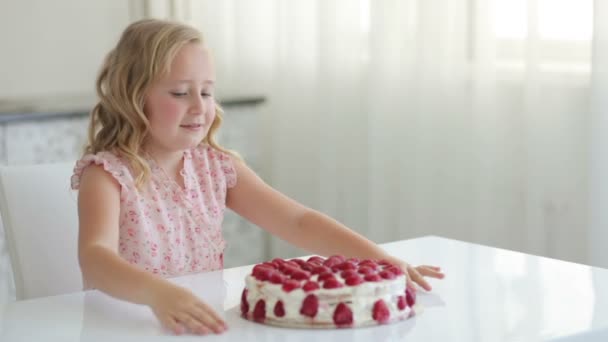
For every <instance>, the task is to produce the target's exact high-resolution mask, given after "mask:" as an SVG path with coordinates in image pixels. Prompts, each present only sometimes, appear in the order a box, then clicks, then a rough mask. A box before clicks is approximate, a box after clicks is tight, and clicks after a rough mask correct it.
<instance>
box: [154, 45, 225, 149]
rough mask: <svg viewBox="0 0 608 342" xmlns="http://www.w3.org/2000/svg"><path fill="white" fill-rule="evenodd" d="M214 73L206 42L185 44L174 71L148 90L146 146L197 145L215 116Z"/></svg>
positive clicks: (175, 60) (155, 147) (183, 147)
mask: <svg viewBox="0 0 608 342" xmlns="http://www.w3.org/2000/svg"><path fill="white" fill-rule="evenodd" d="M214 81H215V73H214V70H213V65H212V64H211V58H210V56H209V53H208V51H207V50H206V49H205V47H204V46H202V45H201V44H198V43H189V44H186V45H185V46H183V47H182V48H181V49H180V50H179V51H178V53H177V55H176V56H175V58H174V59H173V61H172V63H171V71H170V72H169V74H168V75H166V76H165V77H164V78H162V79H160V80H158V81H157V82H155V83H153V84H152V85H151V86H150V88H149V89H148V92H147V93H146V99H145V105H144V113H145V114H146V117H147V118H148V120H149V122H150V130H149V137H148V140H147V143H146V149H147V150H152V151H155V152H177V151H183V150H185V149H188V148H192V147H195V146H197V145H198V144H199V143H200V142H201V140H203V138H204V137H205V135H206V134H207V132H208V131H209V127H210V126H211V123H212V122H213V120H214V119H215V101H214V98H213V91H214V88H213V85H214Z"/></svg>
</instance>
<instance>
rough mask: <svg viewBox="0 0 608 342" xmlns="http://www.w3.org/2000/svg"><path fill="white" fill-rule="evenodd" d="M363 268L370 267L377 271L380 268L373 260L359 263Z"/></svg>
mask: <svg viewBox="0 0 608 342" xmlns="http://www.w3.org/2000/svg"><path fill="white" fill-rule="evenodd" d="M361 266H369V267H371V268H373V269H376V268H377V267H378V264H377V263H376V262H375V261H373V260H369V259H365V260H361V261H360V262H359V267H361Z"/></svg>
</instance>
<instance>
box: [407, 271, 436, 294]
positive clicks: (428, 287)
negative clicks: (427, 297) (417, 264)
mask: <svg viewBox="0 0 608 342" xmlns="http://www.w3.org/2000/svg"><path fill="white" fill-rule="evenodd" d="M408 271H409V275H410V277H411V278H412V280H413V281H414V282H415V283H416V284H418V285H420V286H421V287H422V288H423V289H425V290H427V291H430V290H431V285H429V283H428V282H427V281H426V280H425V279H424V277H423V276H422V275H420V273H418V271H417V270H416V269H415V268H413V267H410V268H409V269H408Z"/></svg>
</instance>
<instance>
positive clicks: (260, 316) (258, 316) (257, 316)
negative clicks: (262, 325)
mask: <svg viewBox="0 0 608 342" xmlns="http://www.w3.org/2000/svg"><path fill="white" fill-rule="evenodd" d="M253 319H254V320H256V321H258V322H263V321H264V320H265V319H266V302H264V300H263V299H260V300H258V302H257V303H255V308H253Z"/></svg>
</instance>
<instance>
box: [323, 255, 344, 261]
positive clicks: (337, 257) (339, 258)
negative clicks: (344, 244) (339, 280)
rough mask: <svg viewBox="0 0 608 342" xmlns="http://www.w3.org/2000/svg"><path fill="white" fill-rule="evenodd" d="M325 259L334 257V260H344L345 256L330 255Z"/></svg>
mask: <svg viewBox="0 0 608 342" xmlns="http://www.w3.org/2000/svg"><path fill="white" fill-rule="evenodd" d="M327 259H335V260H339V261H340V262H344V261H346V258H345V257H344V255H332V256H330V257H329V258H327Z"/></svg>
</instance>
